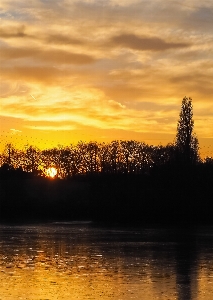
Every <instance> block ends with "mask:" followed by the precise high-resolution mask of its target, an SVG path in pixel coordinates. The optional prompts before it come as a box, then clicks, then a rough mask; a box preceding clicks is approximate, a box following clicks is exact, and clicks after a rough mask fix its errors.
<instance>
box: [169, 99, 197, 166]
mask: <svg viewBox="0 0 213 300" xmlns="http://www.w3.org/2000/svg"><path fill="white" fill-rule="evenodd" d="M193 129H194V120H193V106H192V99H191V98H187V97H184V98H183V101H182V105H181V111H180V118H179V121H178V124H177V135H176V142H175V144H176V147H177V150H178V154H179V160H180V159H181V161H182V162H183V163H184V164H186V165H190V164H193V163H196V162H197V161H198V160H199V154H198V151H199V143H198V139H197V137H196V135H195V133H194V132H193Z"/></svg>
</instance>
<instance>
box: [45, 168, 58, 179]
mask: <svg viewBox="0 0 213 300" xmlns="http://www.w3.org/2000/svg"><path fill="white" fill-rule="evenodd" d="M45 173H46V176H47V177H50V178H54V177H55V176H56V175H57V169H56V168H54V167H51V168H48V169H47V170H46V172H45Z"/></svg>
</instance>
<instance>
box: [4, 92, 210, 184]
mask: <svg viewBox="0 0 213 300" xmlns="http://www.w3.org/2000/svg"><path fill="white" fill-rule="evenodd" d="M199 163H205V164H213V158H211V157H206V158H205V159H204V161H202V160H201V158H200V155H199V142H198V139H197V137H196V134H195V133H194V121H193V106H192V100H191V98H187V97H185V98H183V100H182V104H181V110H180V115H179V120H178V123H177V133H176V138H175V141H174V142H173V143H170V144H167V145H166V146H162V145H158V146H153V145H148V144H146V143H144V142H139V141H135V140H127V141H123V140H115V141H112V142H110V143H98V142H93V141H91V142H83V141H80V142H78V143H77V145H72V144H71V145H69V146H60V145H59V146H57V147H54V148H51V149H45V150H40V149H38V148H37V147H35V146H32V145H26V147H25V148H24V149H22V150H20V149H17V148H16V147H15V146H14V145H12V144H7V145H6V146H5V149H4V151H3V152H2V153H1V154H0V166H1V172H3V171H4V172H8V171H10V172H12V171H17V172H28V173H31V174H33V175H40V176H45V174H46V170H48V169H49V168H51V167H54V168H56V170H57V177H59V178H62V179H65V178H70V177H73V176H76V175H83V174H99V173H104V174H149V173H150V171H151V170H152V169H153V168H155V167H160V166H172V165H179V166H184V167H186V166H190V165H196V164H199Z"/></svg>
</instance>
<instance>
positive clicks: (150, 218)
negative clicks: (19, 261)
mask: <svg viewBox="0 0 213 300" xmlns="http://www.w3.org/2000/svg"><path fill="white" fill-rule="evenodd" d="M0 165H1V166H0V195H1V201H0V219H1V220H14V221H15V220H58V219H60V220H65V219H66V220H74V219H88V220H94V221H100V222H102V221H103V222H122V223H133V222H136V223H150V222H151V223H168V222H169V223H172V222H176V223H177V222H178V223H179V222H180V223H182V222H183V223H185V222H187V223H205V222H207V223H213V218H212V216H213V158H212V157H206V158H205V159H204V160H201V158H200V155H199V142H198V139H197V137H196V134H195V133H194V121H193V107H192V101H191V99H190V98H186V97H185V98H184V99H183V101H182V105H181V111H180V116H179V120H178V125H177V134H176V138H175V142H174V143H171V144H168V145H166V146H153V145H148V144H145V143H143V142H138V141H135V140H130V141H112V142H111V143H97V142H89V143H85V142H79V143H78V144H77V145H76V146H74V145H69V146H66V147H64V146H58V147H55V148H53V149H46V150H39V149H37V148H36V147H33V146H29V145H28V146H26V148H25V149H24V150H19V149H16V148H15V147H14V146H13V145H11V144H8V145H6V147H5V150H4V151H3V153H1V155H0Z"/></svg>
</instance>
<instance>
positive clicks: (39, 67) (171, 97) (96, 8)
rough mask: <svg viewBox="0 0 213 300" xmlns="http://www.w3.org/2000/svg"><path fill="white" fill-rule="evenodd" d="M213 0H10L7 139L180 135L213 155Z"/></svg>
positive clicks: (3, 85) (3, 125)
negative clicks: (184, 122) (183, 127)
mask: <svg viewBox="0 0 213 300" xmlns="http://www.w3.org/2000/svg"><path fill="white" fill-rule="evenodd" d="M212 28H213V1H212V0H204V1H200V0H199V1H198V0H185V1H175V0H174V1H173V0H167V1H165V0H164V1H163V0H82V1H80V0H76V1H75V0H60V1H54V0H31V1H26V0H16V1H13V0H1V2H0V130H1V140H0V149H3V148H4V145H5V143H8V142H12V143H13V144H15V145H16V146H17V147H23V145H26V144H33V145H35V146H37V147H39V148H48V147H53V146H57V145H58V144H61V145H69V144H70V143H77V142H78V141H80V140H82V141H98V142H109V141H112V140H115V139H122V140H138V141H142V142H146V143H148V144H153V145H165V144H167V143H172V142H173V141H174V139H175V134H176V129H177V121H178V118H179V112H180V107H181V101H182V99H183V98H184V97H185V96H186V97H191V98H192V103H193V108H194V121H195V127H194V130H195V132H196V134H197V136H198V140H199V142H200V147H201V152H202V153H201V154H202V156H213V30H212Z"/></svg>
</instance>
